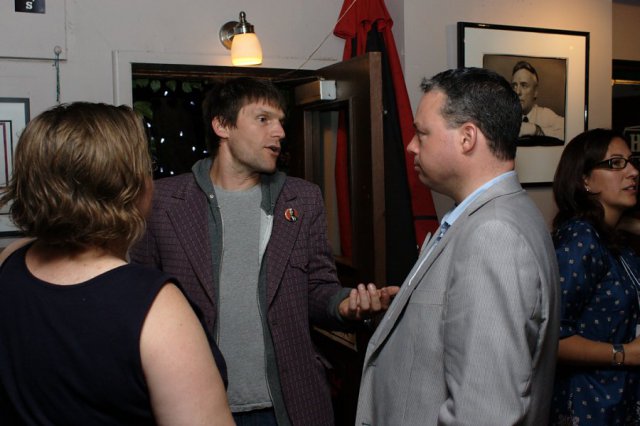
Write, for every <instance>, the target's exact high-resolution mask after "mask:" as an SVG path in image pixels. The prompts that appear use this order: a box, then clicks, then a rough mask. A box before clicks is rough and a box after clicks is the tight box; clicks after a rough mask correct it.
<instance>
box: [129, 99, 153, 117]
mask: <svg viewBox="0 0 640 426" xmlns="http://www.w3.org/2000/svg"><path fill="white" fill-rule="evenodd" d="M133 110H134V111H135V112H137V113H138V114H140V115H141V116H143V117H144V118H146V119H147V120H152V119H153V109H152V108H151V102H148V101H136V102H134V103H133Z"/></svg>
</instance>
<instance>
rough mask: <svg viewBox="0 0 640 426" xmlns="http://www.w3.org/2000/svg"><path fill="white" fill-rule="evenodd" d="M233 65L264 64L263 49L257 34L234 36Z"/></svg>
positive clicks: (232, 48) (232, 46)
mask: <svg viewBox="0 0 640 426" xmlns="http://www.w3.org/2000/svg"><path fill="white" fill-rule="evenodd" d="M231 63H232V64H233V65H258V64H261V63H262V47H261V46H260V40H258V37H257V36H256V35H255V33H246V34H236V35H235V36H233V41H232V43H231Z"/></svg>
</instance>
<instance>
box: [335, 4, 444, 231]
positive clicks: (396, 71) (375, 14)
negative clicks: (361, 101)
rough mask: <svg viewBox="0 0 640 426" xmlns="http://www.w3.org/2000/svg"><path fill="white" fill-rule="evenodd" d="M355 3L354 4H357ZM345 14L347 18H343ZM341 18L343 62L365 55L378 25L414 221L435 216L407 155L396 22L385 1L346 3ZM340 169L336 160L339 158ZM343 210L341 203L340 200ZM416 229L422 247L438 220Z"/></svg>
mask: <svg viewBox="0 0 640 426" xmlns="http://www.w3.org/2000/svg"><path fill="white" fill-rule="evenodd" d="M354 3H355V4H354ZM343 15H344V16H343ZM340 16H341V17H342V19H340V20H339V21H338V23H337V24H336V26H335V28H334V30H333V33H334V34H335V35H336V36H337V37H340V38H344V39H345V47H344V54H343V59H349V58H351V57H354V56H358V55H362V54H364V53H366V45H367V34H368V33H369V30H371V28H372V26H373V24H374V23H375V25H376V28H377V30H378V31H379V32H380V33H382V35H383V37H384V42H385V45H386V48H387V54H388V58H389V65H390V67H391V74H392V76H393V87H394V90H395V95H396V104H397V107H398V116H399V120H400V131H401V133H402V143H403V144H404V148H405V164H406V167H407V179H408V182H409V191H410V192H411V206H412V210H413V216H414V218H420V217H433V218H435V217H436V210H435V207H434V205H433V198H432V196H431V190H430V189H429V188H428V187H426V186H425V185H424V184H423V183H422V182H420V180H419V179H418V175H417V174H416V172H415V171H414V169H413V155H411V154H409V153H407V152H406V148H407V146H408V145H409V142H411V139H412V138H413V135H414V128H413V111H412V110H411V103H410V102H409V95H408V93H407V87H406V84H405V82H404V75H403V73H402V67H401V66H400V59H399V57H398V51H397V49H396V43H395V40H394V38H393V32H392V31H391V28H392V27H393V20H392V19H391V16H390V15H389V12H388V11H387V7H386V6H385V4H384V0H345V1H344V4H343V5H342V10H341V11H340ZM354 38H355V39H356V51H355V52H353V51H352V50H353V49H352V40H353V39H354ZM336 167H337V159H336ZM338 208H340V201H338ZM414 226H415V230H416V239H417V241H416V244H422V241H423V240H424V238H425V236H426V234H427V233H428V232H434V231H435V230H436V229H437V227H438V222H437V220H420V219H418V220H416V219H414Z"/></svg>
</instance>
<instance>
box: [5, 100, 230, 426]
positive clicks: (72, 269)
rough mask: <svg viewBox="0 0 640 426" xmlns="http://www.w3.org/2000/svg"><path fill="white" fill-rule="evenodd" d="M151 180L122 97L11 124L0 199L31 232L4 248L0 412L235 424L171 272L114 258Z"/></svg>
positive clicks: (50, 419)
mask: <svg viewBox="0 0 640 426" xmlns="http://www.w3.org/2000/svg"><path fill="white" fill-rule="evenodd" d="M152 186H153V184H152V180H151V160H150V157H149V154H148V148H147V141H146V137H145V133H144V128H143V126H142V122H141V120H140V119H139V117H137V116H136V114H135V113H134V112H133V111H132V110H131V109H130V108H128V107H124V106H120V107H115V106H111V105H106V104H93V103H81V102H78V103H73V104H68V105H60V106H57V107H54V108H52V109H50V110H48V111H45V112H44V113H42V114H40V115H39V116H38V117H36V118H35V119H33V120H32V121H31V122H30V123H29V124H28V125H27V127H26V129H25V130H24V131H23V133H22V135H21V136H20V140H19V143H18V144H17V147H16V152H15V160H14V163H13V176H12V178H11V181H10V183H9V185H8V187H7V189H6V192H5V193H4V195H3V196H2V198H1V199H0V204H2V205H5V204H8V203H11V208H10V212H11V217H12V219H13V221H14V223H15V224H16V225H17V226H18V227H19V228H20V229H21V230H22V231H23V232H24V234H25V235H26V236H27V237H29V239H28V240H25V241H21V242H19V243H17V244H14V245H13V246H12V247H9V248H7V249H6V250H5V252H3V254H2V256H3V263H2V266H1V269H0V418H2V421H3V423H4V424H17V423H19V424H65V425H74V424H77V425H97V424H114V425H116V424H117V425H125V424H130V425H146V424H189V425H200V424H203V425H204V424H207V425H218V424H219V425H230V424H233V420H232V417H231V412H230V410H229V407H228V405H227V399H226V394H225V389H224V385H223V381H222V379H221V376H220V373H219V371H218V369H217V368H216V364H215V361H214V357H213V355H212V352H211V349H210V347H209V344H208V342H207V339H206V337H205V333H204V331H203V329H202V327H201V325H200V323H199V321H198V319H197V317H196V315H195V314H194V312H193V311H192V310H191V308H190V306H189V304H188V302H187V300H186V299H185V297H184V296H183V295H182V293H181V292H180V290H179V289H178V287H177V286H176V283H175V280H174V279H173V278H172V277H170V276H168V275H165V274H164V273H162V272H159V271H156V270H154V269H150V268H146V267H143V266H139V265H132V264H128V263H127V261H126V256H127V250H128V248H129V246H130V245H131V244H132V243H133V242H135V241H136V240H137V239H138V238H139V237H140V236H141V234H142V233H143V231H144V226H145V216H146V214H147V213H148V212H149V210H150V204H151V201H150V200H151V191H152Z"/></svg>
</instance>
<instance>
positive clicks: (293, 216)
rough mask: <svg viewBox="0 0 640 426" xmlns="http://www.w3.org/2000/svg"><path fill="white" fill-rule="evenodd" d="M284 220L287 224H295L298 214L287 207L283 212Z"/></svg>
mask: <svg viewBox="0 0 640 426" xmlns="http://www.w3.org/2000/svg"><path fill="white" fill-rule="evenodd" d="M284 218H285V219H287V220H288V221H289V222H295V221H296V220H298V212H297V211H296V209H294V208H292V207H289V208H288V209H286V210H285V211H284Z"/></svg>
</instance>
